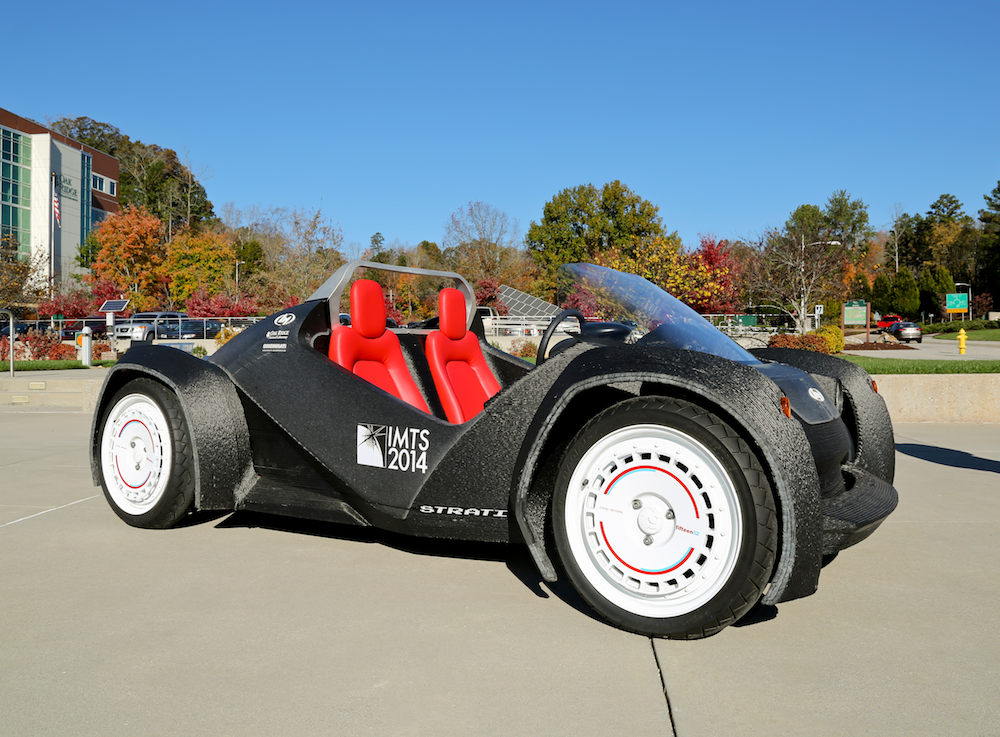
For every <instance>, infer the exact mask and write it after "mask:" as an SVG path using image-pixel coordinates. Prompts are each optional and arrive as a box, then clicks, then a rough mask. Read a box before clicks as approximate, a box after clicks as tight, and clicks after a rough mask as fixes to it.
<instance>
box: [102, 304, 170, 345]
mask: <svg viewBox="0 0 1000 737" xmlns="http://www.w3.org/2000/svg"><path fill="white" fill-rule="evenodd" d="M187 316H188V315H187V313H186V312H138V313H136V314H135V315H132V317H130V318H128V320H126V321H123V322H121V323H118V324H116V325H115V337H116V338H118V339H120V340H132V341H134V342H147V343H148V342H150V341H152V340H153V339H154V338H165V337H167V336H166V334H167V332H168V331H170V330H174V331H176V330H178V329H179V326H180V322H181V320H184V319H187Z"/></svg>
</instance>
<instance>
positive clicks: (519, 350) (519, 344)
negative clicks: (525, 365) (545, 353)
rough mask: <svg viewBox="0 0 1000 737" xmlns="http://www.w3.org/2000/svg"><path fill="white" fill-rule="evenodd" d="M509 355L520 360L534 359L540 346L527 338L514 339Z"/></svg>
mask: <svg viewBox="0 0 1000 737" xmlns="http://www.w3.org/2000/svg"><path fill="white" fill-rule="evenodd" d="M509 353H510V355H512V356H517V357H518V358H534V357H535V356H536V355H538V346H537V345H535V343H534V342H532V341H530V340H528V339H527V338H514V340H512V341H511V343H510V351H509Z"/></svg>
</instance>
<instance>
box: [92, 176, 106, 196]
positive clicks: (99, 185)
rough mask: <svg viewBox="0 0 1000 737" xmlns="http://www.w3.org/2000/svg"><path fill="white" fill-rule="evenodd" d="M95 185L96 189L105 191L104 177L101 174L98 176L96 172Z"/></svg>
mask: <svg viewBox="0 0 1000 737" xmlns="http://www.w3.org/2000/svg"><path fill="white" fill-rule="evenodd" d="M93 186H94V189H96V190H97V191H98V192H103V191H104V177H99V176H97V175H96V174H95V175H94V182H93Z"/></svg>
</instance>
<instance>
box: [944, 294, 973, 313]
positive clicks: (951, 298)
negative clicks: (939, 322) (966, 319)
mask: <svg viewBox="0 0 1000 737" xmlns="http://www.w3.org/2000/svg"><path fill="white" fill-rule="evenodd" d="M945 307H946V308H947V309H948V312H968V311H969V295H968V294H949V295H946V296H945Z"/></svg>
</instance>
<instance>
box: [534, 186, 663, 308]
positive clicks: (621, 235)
mask: <svg viewBox="0 0 1000 737" xmlns="http://www.w3.org/2000/svg"><path fill="white" fill-rule="evenodd" d="M664 236H666V233H665V232H664V230H663V223H662V221H661V219H660V215H659V208H658V207H657V206H656V205H654V204H652V203H651V202H649V201H647V200H644V199H642V198H641V197H640V196H639V195H637V194H635V193H634V192H632V191H631V190H630V189H629V188H628V187H626V186H625V185H624V184H622V183H621V182H620V181H618V180H615V181H613V182H609V183H608V184H605V185H604V186H602V187H601V188H600V189H598V188H597V187H595V186H594V185H593V184H583V185H580V186H578V187H572V188H568V189H564V190H562V191H561V192H559V193H558V194H556V195H555V196H554V197H553V198H552V199H551V200H550V201H549V202H547V203H545V207H544V209H543V212H542V219H541V221H539V222H537V223H536V222H534V221H532V223H531V225H530V226H529V228H528V233H527V235H526V236H525V241H524V242H525V245H526V246H527V247H528V250H529V252H530V253H531V256H532V258H533V259H534V260H535V263H536V264H537V265H538V267H539V269H540V272H541V274H540V278H539V285H538V286H539V289H538V291H539V292H540V293H545V294H548V295H551V294H552V293H553V292H554V291H555V286H556V277H555V271H556V269H557V268H558V267H559V266H561V265H563V264H567V263H576V262H581V261H590V262H594V261H596V260H597V259H598V257H599V255H600V254H602V253H604V252H605V251H609V250H611V249H617V252H618V254H619V255H620V256H625V257H630V256H631V255H632V254H631V253H630V252H629V250H630V249H632V248H634V247H635V246H636V245H637V244H640V243H644V242H646V241H648V240H651V239H654V238H658V237H664Z"/></svg>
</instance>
